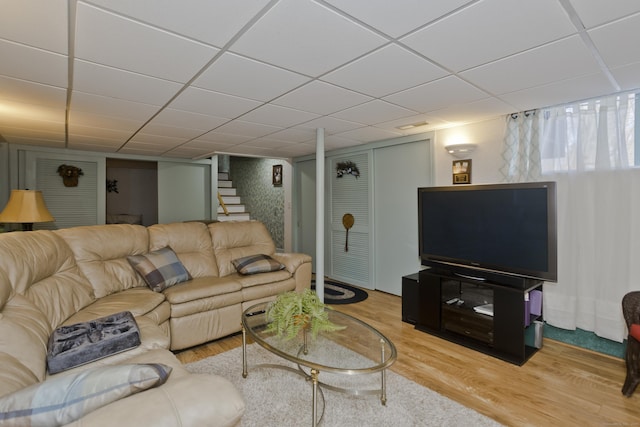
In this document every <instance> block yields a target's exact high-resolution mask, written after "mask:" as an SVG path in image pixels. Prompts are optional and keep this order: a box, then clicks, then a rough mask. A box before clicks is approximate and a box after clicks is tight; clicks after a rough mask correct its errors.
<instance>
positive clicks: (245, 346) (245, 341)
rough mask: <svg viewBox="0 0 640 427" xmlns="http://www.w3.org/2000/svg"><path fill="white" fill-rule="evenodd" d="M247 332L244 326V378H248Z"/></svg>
mask: <svg viewBox="0 0 640 427" xmlns="http://www.w3.org/2000/svg"><path fill="white" fill-rule="evenodd" d="M247 375H249V373H248V372H247V331H246V330H245V329H244V325H242V378H247Z"/></svg>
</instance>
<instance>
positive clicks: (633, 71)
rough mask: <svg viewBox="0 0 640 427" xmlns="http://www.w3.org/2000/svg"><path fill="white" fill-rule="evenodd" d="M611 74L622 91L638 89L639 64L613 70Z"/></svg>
mask: <svg viewBox="0 0 640 427" xmlns="http://www.w3.org/2000/svg"><path fill="white" fill-rule="evenodd" d="M611 73H612V74H613V76H614V77H615V79H616V81H617V82H618V83H619V84H620V88H621V89H622V90H632V89H638V88H640V62H636V63H633V64H629V65H625V66H624V67H619V68H614V69H612V70H611Z"/></svg>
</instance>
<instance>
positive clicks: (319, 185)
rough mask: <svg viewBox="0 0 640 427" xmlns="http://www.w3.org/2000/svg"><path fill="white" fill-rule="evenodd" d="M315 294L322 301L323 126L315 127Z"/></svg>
mask: <svg viewBox="0 0 640 427" xmlns="http://www.w3.org/2000/svg"><path fill="white" fill-rule="evenodd" d="M316 294H317V295H318V298H320V301H322V302H324V128H318V129H316Z"/></svg>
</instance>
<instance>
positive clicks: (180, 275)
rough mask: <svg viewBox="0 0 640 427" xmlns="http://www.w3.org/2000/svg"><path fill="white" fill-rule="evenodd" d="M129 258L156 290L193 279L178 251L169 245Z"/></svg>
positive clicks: (148, 283)
mask: <svg viewBox="0 0 640 427" xmlns="http://www.w3.org/2000/svg"><path fill="white" fill-rule="evenodd" d="M127 260H128V261H129V263H130V264H131V266H132V267H133V268H134V269H135V270H136V271H137V272H138V274H140V276H142V278H143V279H144V281H145V283H146V284H147V285H148V286H149V288H151V289H152V290H153V291H155V292H162V291H164V290H165V289H167V288H169V287H171V286H173V285H177V284H178V283H180V282H185V281H187V280H190V279H191V275H190V274H189V272H188V271H187V269H186V268H184V265H182V263H181V262H180V260H179V259H178V256H177V255H176V253H175V252H174V251H173V249H171V248H170V247H168V246H167V247H165V248H161V249H158V250H155V251H152V252H149V253H147V254H144V255H131V256H128V257H127Z"/></svg>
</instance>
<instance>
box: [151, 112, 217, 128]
mask: <svg viewBox="0 0 640 427" xmlns="http://www.w3.org/2000/svg"><path fill="white" fill-rule="evenodd" d="M228 121H229V119H225V118H222V117H214V116H207V115H205V114H198V113H191V112H189V111H182V110H174V109H173V108H165V109H164V110H162V111H161V112H160V113H158V115H157V116H155V117H154V118H153V119H152V121H151V123H153V124H161V125H165V126H177V127H185V128H192V129H198V130H203V131H204V130H206V131H209V130H211V129H214V128H216V127H218V126H220V125H222V124H224V123H226V122H228Z"/></svg>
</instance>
